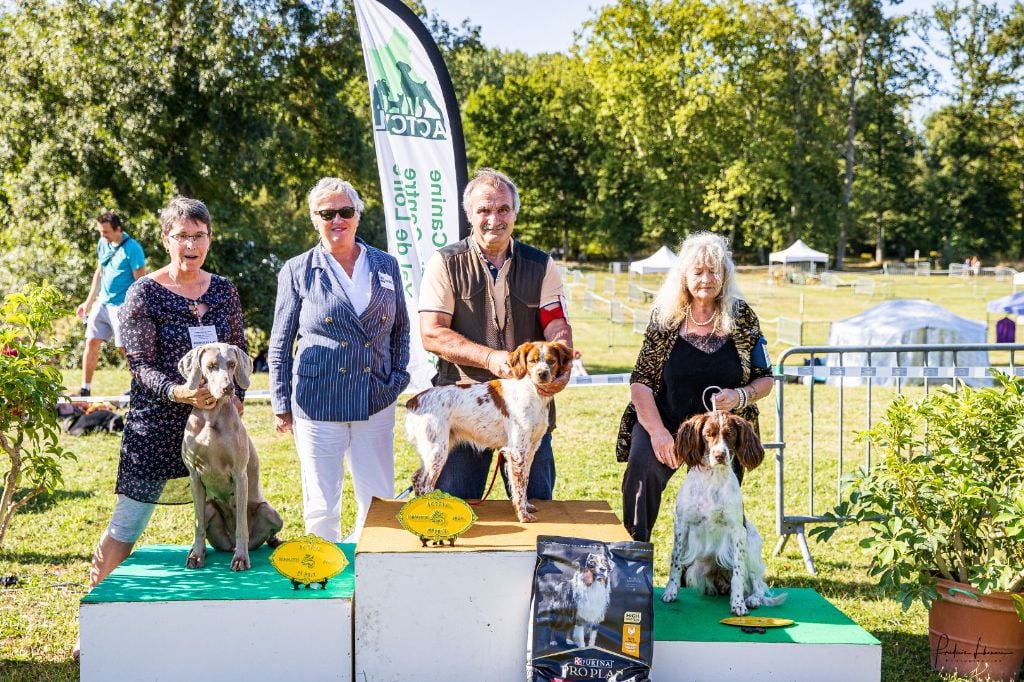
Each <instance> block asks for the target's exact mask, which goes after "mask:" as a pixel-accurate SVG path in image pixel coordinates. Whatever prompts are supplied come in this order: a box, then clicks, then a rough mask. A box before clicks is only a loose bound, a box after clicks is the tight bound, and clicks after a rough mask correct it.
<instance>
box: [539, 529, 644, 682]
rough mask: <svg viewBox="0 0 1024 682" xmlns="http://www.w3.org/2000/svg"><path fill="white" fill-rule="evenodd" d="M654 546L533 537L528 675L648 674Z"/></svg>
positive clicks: (556, 680) (544, 679) (551, 680)
mask: <svg viewBox="0 0 1024 682" xmlns="http://www.w3.org/2000/svg"><path fill="white" fill-rule="evenodd" d="M653 600H654V546H653V545H652V544H650V543H649V542H598V541H596V540H583V539H580V538H564V537H557V536H553V535H542V536H540V537H539V538H537V566H536V568H535V569H534V576H533V604H532V609H531V614H532V618H531V619H530V632H529V635H528V637H527V644H526V647H527V651H526V667H527V674H526V679H527V680H528V681H529V682H561V681H563V680H564V681H565V682H569V681H570V680H614V681H615V682H642V681H644V680H649V679H650V672H651V656H652V654H653V650H654V601H653Z"/></svg>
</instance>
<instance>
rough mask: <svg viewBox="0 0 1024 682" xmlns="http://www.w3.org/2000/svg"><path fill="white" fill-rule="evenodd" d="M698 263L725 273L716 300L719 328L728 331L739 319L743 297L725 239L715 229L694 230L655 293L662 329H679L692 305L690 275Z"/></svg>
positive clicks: (656, 316) (656, 313)
mask: <svg viewBox="0 0 1024 682" xmlns="http://www.w3.org/2000/svg"><path fill="white" fill-rule="evenodd" d="M698 266H704V267H709V268H712V269H713V270H715V271H716V272H718V273H719V274H721V276H722V292H721V293H720V294H719V295H718V300H717V301H716V303H717V306H718V316H719V317H718V319H719V323H718V328H719V329H720V330H721V331H722V332H724V333H726V334H728V333H730V332H731V331H732V327H733V323H734V322H735V318H736V312H735V309H736V303H737V302H738V301H739V300H740V298H741V293H740V290H739V286H738V285H737V283H736V264H735V263H734V262H733V260H732V253H731V252H730V251H729V245H728V243H726V241H725V238H724V237H722V236H721V235H717V234H715V233H713V232H694V233H693V234H691V235H690V236H688V237H687V238H686V239H684V240H683V243H682V245H681V246H680V247H679V255H678V256H677V257H676V262H675V264H674V265H673V266H672V268H671V269H670V270H669V272H668V274H667V275H666V276H665V281H664V282H663V283H662V285H661V288H660V289H658V293H657V294H655V295H654V305H653V316H652V317H653V319H654V321H655V322H657V323H658V324H659V326H661V328H662V329H666V330H668V329H673V330H674V329H678V328H679V326H680V325H682V323H683V317H684V316H685V315H686V310H687V309H688V308H689V307H690V290H689V289H687V287H686V275H687V273H689V272H691V271H693V270H694V269H695V268H696V267H698Z"/></svg>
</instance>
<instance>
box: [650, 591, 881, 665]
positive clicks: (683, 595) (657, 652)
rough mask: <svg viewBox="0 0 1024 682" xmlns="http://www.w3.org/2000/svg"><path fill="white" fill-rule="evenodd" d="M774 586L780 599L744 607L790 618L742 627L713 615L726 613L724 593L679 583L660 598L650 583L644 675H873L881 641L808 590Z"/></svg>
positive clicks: (878, 662) (765, 614)
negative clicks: (674, 593)
mask: <svg viewBox="0 0 1024 682" xmlns="http://www.w3.org/2000/svg"><path fill="white" fill-rule="evenodd" d="M775 591H776V592H785V593H786V594H787V597H786V601H785V602H784V603H783V604H780V605H779V606H772V607H763V608H760V609H757V610H755V611H753V612H752V613H751V615H752V616H770V617H775V618H789V619H791V620H793V621H795V622H794V624H793V625H790V626H788V627H784V628H766V630H765V632H764V633H745V632H743V631H742V630H741V629H740V628H738V627H734V626H730V625H723V624H721V623H720V622H719V621H720V620H721V619H723V618H728V617H729V616H730V615H732V614H731V613H730V612H729V598H728V597H707V596H704V595H701V594H697V593H696V592H695V591H694V590H692V589H683V590H680V591H679V597H678V599H677V601H675V602H673V603H671V604H665V603H663V602H662V601H661V592H662V590H661V589H656V590H655V595H654V662H653V665H652V666H651V678H652V679H655V680H658V682H684V681H686V682H689V681H691V680H692V681H694V682H696V681H698V680H715V681H716V682H719V681H721V682H729V681H731V680H735V681H736V682H749V680H771V681H777V682H803V681H805V680H806V682H819V681H820V680H829V681H830V682H878V680H880V679H881V676H882V644H881V642H879V641H878V640H877V639H875V638H874V637H873V636H871V634H870V633H868V632H866V631H865V630H863V629H862V628H861V627H860V626H858V625H857V624H856V623H854V622H853V621H852V620H850V619H849V618H848V617H847V616H846V615H844V614H843V613H842V612H841V611H840V610H839V609H837V608H836V607H834V606H833V605H832V604H830V603H829V602H828V600H826V599H825V598H824V597H822V596H821V595H819V594H818V593H817V592H815V591H814V590H811V589H806V588H785V587H782V588H776V589H775Z"/></svg>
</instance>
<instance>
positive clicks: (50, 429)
mask: <svg viewBox="0 0 1024 682" xmlns="http://www.w3.org/2000/svg"><path fill="white" fill-rule="evenodd" d="M62 301H63V296H62V295H61V293H60V291H58V290H57V288H56V287H54V286H52V285H49V284H46V283H44V284H43V285H41V286H37V285H28V286H27V287H26V288H25V289H24V290H23V291H21V292H15V293H12V294H7V295H6V296H4V300H3V305H2V307H0V462H2V466H4V467H5V469H6V471H5V472H4V477H3V492H2V493H0V546H2V545H3V541H4V536H5V535H6V534H7V529H8V527H9V526H10V523H11V520H12V518H13V517H14V514H15V513H16V512H17V511H18V510H19V509H20V508H21V507H23V506H25V505H26V504H28V502H29V501H30V500H31V499H32V498H34V497H36V496H38V495H41V494H43V493H52V492H53V491H54V490H56V488H57V486H59V485H61V484H62V483H63V478H62V476H61V466H62V464H63V463H64V461H65V460H69V459H74V458H75V456H74V455H73V454H72V453H71V452H68V451H67V450H64V449H63V448H62V447H61V446H60V444H59V435H60V428H59V427H58V424H57V401H58V400H59V399H60V398H61V397H62V396H63V395H64V392H65V391H64V385H63V380H62V376H61V374H60V372H59V371H58V370H57V368H56V367H55V366H54V365H55V362H56V359H57V358H58V357H59V356H60V354H61V353H62V352H63V350H64V348H63V344H60V345H48V344H47V343H45V342H44V340H43V339H44V335H45V334H46V333H47V332H48V331H49V330H50V329H51V328H52V326H53V322H54V320H56V319H57V318H59V317H60V316H61V315H66V314H67V312H68V311H66V310H63V309H61V307H60V304H61V302H62Z"/></svg>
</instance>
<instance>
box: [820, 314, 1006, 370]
mask: <svg viewBox="0 0 1024 682" xmlns="http://www.w3.org/2000/svg"><path fill="white" fill-rule="evenodd" d="M986 335H987V329H986V325H985V323H984V322H978V321H976V320H969V319H967V318H965V317H960V316H959V315H955V314H953V313H952V312H950V311H949V310H946V309H945V308H943V307H942V306H940V305H936V304H935V303H932V302H930V301H923V300H917V299H895V300H892V301H886V302H885V303H880V304H878V305H876V306H874V307H872V308H868V309H867V310H865V311H864V312H862V313H860V314H859V315H854V316H853V317H848V318H846V319H845V320H839V321H838V322H833V323H832V326H831V328H830V329H829V333H828V345H829V346H905V345H912V344H937V343H941V344H973V343H985V342H986ZM899 355H900V360H901V361H902V362H901V364H903V365H907V366H915V367H919V366H923V365H924V364H925V360H926V358H925V357H924V356H925V353H917V352H915V353H908V352H900V353H899ZM927 355H928V357H927V365H928V366H929V367H951V366H953V360H954V357H953V356H954V354H953V353H952V352H951V351H941V352H939V351H936V352H931V353H928V354H927ZM827 364H829V365H835V366H838V365H840V364H843V365H845V366H847V367H868V366H870V367H892V366H894V365H895V364H896V354H895V353H872V354H871V357H870V360H869V358H868V354H867V353H843V356H842V362H841V363H840V357H839V355H838V354H831V355H830V356H829V358H828V362H827ZM956 364H958V365H960V366H970V367H987V366H988V365H989V362H988V353H987V352H986V351H962V352H958V353H956ZM830 381H831V380H830ZM859 381H861V380H860V379H851V378H849V377H848V378H847V379H846V384H847V385H850V384H851V383H853V384H856V383H858V382H859ZM892 381H893V380H892V379H882V378H881V377H879V378H876V379H875V384H876V385H883V386H884V385H886V384H891V383H892ZM965 381H966V383H968V384H974V385H979V384H983V383H986V381H987V380H986V379H980V378H977V379H970V378H969V379H965ZM917 382H920V379H918V380H917Z"/></svg>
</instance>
